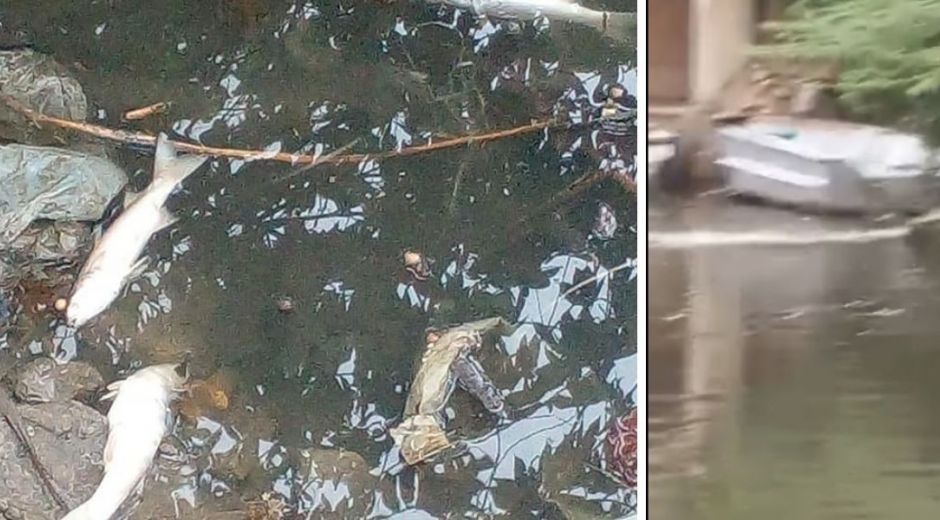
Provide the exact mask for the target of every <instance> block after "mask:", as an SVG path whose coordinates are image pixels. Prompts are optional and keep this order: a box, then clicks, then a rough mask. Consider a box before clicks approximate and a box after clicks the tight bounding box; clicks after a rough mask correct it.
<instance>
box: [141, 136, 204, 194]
mask: <svg viewBox="0 0 940 520" xmlns="http://www.w3.org/2000/svg"><path fill="white" fill-rule="evenodd" d="M206 159H207V157H205V156H202V155H183V156H177V150H176V145H174V144H173V142H172V141H169V140H168V139H167V137H166V134H164V133H162V132H161V133H160V136H159V137H157V154H156V158H155V159H154V165H153V182H154V183H158V182H159V183H160V184H168V185H171V186H173V187H175V186H176V185H178V184H179V183H181V182H183V179H185V178H186V177H189V176H190V175H191V174H192V173H193V172H194V171H196V170H197V169H199V167H200V166H202V164H203V163H204V162H206Z"/></svg>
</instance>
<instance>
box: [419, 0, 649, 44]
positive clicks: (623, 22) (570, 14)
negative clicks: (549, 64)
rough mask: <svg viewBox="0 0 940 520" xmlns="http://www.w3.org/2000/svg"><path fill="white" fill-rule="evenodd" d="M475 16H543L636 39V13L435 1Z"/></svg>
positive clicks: (515, 2)
mask: <svg viewBox="0 0 940 520" xmlns="http://www.w3.org/2000/svg"><path fill="white" fill-rule="evenodd" d="M437 1H439V2H443V3H446V4H448V5H452V6H454V7H457V8H460V9H466V10H468V11H472V12H473V13H474V14H476V15H477V16H488V17H492V18H506V19H510V20H534V19H536V18H539V17H540V16H544V17H546V18H548V19H549V20H556V21H567V22H575V23H579V24H582V25H588V26H590V27H594V28H595V29H597V30H599V31H601V32H602V33H604V34H607V35H609V36H610V37H612V38H616V39H619V40H633V39H635V38H636V14H635V13H612V12H607V11H595V10H593V9H588V8H587V7H584V6H582V5H579V4H577V3H575V2H573V1H572V0H437Z"/></svg>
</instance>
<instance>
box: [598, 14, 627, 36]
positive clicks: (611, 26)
mask: <svg viewBox="0 0 940 520" xmlns="http://www.w3.org/2000/svg"><path fill="white" fill-rule="evenodd" d="M598 28H599V29H600V30H601V32H603V33H604V34H606V35H607V36H610V37H611V38H614V39H615V40H620V41H623V42H635V41H636V13H606V12H605V13H604V16H603V17H602V18H601V20H600V26H599V27H598Z"/></svg>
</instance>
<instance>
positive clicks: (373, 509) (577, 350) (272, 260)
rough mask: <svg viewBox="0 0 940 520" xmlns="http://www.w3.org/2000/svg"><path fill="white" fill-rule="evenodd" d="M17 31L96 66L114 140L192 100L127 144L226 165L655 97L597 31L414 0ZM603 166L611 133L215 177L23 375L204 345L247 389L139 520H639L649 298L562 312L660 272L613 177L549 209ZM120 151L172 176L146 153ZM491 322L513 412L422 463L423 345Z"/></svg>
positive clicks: (103, 10) (31, 344)
mask: <svg viewBox="0 0 940 520" xmlns="http://www.w3.org/2000/svg"><path fill="white" fill-rule="evenodd" d="M164 4H166V5H164ZM615 4H618V5H615ZM619 4H621V2H613V1H611V2H609V3H608V5H607V6H606V7H607V8H618V9H622V8H623V6H622V5H619ZM595 7H597V5H595ZM600 7H604V6H600ZM0 23H2V24H3V26H4V28H5V29H7V30H11V31H14V32H20V33H22V34H23V35H24V36H25V37H26V38H27V39H28V40H29V42H31V43H32V44H33V45H34V47H35V48H36V49H37V50H39V51H42V52H45V53H48V54H51V55H52V56H53V57H55V59H56V60H58V61H59V62H61V63H63V64H64V65H66V66H68V67H70V68H71V69H72V70H73V71H75V74H76V76H77V77H78V78H79V80H80V81H81V82H82V84H83V85H84V88H85V92H86V95H87V96H88V97H89V100H90V102H91V104H92V107H93V108H92V110H91V112H92V117H91V120H92V121H93V122H97V123H99V124H102V125H105V126H113V127H119V126H127V124H126V123H122V122H121V120H120V115H121V113H123V112H124V111H125V110H128V109H130V108H135V107H139V106H143V105H147V104H150V103H154V102H158V101H170V102H172V103H173V105H172V107H171V109H170V111H169V112H168V114H166V115H164V116H159V117H156V118H153V119H148V120H145V121H142V122H139V123H136V124H133V125H131V126H132V127H134V128H138V129H142V130H147V131H150V132H157V131H160V130H166V131H170V132H171V134H175V135H176V136H177V137H179V138H181V139H190V140H193V141H197V142H201V143H204V144H207V145H214V146H227V147H236V148H267V149H269V150H283V151H307V152H311V153H313V152H322V153H329V152H330V151H332V150H335V149H336V148H338V147H341V146H343V145H346V144H347V143H350V142H352V141H354V140H355V139H359V141H358V142H357V143H356V144H355V145H354V146H353V147H352V149H351V151H354V152H368V151H378V150H388V149H394V148H396V147H401V146H408V145H414V144H420V143H422V142H425V141H426V139H427V137H428V136H429V135H430V134H432V133H433V134H435V135H445V134H446V135H458V134H463V133H467V132H476V131H485V130H488V129H500V128H509V127H513V126H518V125H521V124H525V123H528V122H529V120H530V119H535V118H543V117H546V116H549V115H551V113H552V111H553V106H554V105H555V104H556V102H559V100H560V101H561V102H562V103H563V104H567V106H569V107H570V108H574V109H583V110H585V111H589V110H594V107H597V106H599V104H600V102H601V97H602V89H603V88H604V87H605V85H607V84H610V83H613V82H620V83H622V84H624V85H625V86H626V87H627V88H628V89H630V90H631V91H633V90H634V89H635V81H636V74H635V71H634V69H633V66H634V65H633V62H634V51H633V50H632V49H631V48H626V47H624V46H618V45H617V44H616V43H613V42H611V41H609V40H606V39H604V38H602V37H601V36H599V35H598V34H597V33H594V32H592V30H590V29H586V28H581V27H574V26H564V25H561V24H552V25H551V26H550V27H549V26H548V24H544V23H534V24H533V23H527V24H521V25H519V24H512V23H499V22H497V21H492V22H487V21H481V20H476V19H474V18H472V17H471V16H469V15H468V14H466V13H460V12H458V11H455V10H454V9H451V8H447V7H443V6H439V5H427V4H424V3H421V2H417V1H415V2H407V1H392V2H381V1H378V0H375V1H373V0H356V1H352V0H347V1H343V2H333V1H316V2H300V1H297V2H293V1H287V2H275V1H271V2H261V1H250V0H231V1H205V2H184V1H175V2H145V1H126V0H115V1H104V0H98V1H75V2H59V1H33V2H25V1H23V2H20V1H16V2H7V3H6V4H5V6H4V7H3V8H0ZM593 148H594V146H593V141H592V134H591V132H590V131H589V130H584V131H581V132H573V131H572V132H561V131H559V132H550V133H542V134H534V135H530V136H527V137H522V138H517V139H511V140H504V141H500V142H496V143H492V144H488V145H487V146H486V147H483V148H480V147H472V148H459V149H454V150H451V151H446V152H440V153H437V154H433V155H427V156H422V157H410V158H402V159H393V160H387V161H384V162H381V163H379V162H376V161H365V162H363V163H361V164H358V165H354V166H345V167H335V168H334V167H324V168H320V169H315V170H313V171H310V172H307V173H304V174H302V175H300V176H296V177H293V178H291V179H289V180H285V177H286V176H287V175H288V174H290V172H291V171H293V168H291V167H290V166H289V165H283V164H275V163H270V162H265V161H254V162H244V161H237V160H232V161H229V160H212V161H211V165H210V167H209V168H204V169H203V170H201V171H200V172H198V173H197V174H196V175H195V176H194V177H193V178H191V179H189V180H188V181H187V182H186V183H185V185H184V190H183V192H182V193H180V194H178V195H177V196H175V197H173V199H172V200H171V202H170V205H171V207H172V208H173V210H174V211H175V213H176V214H178V215H179V216H180V217H181V218H180V221H179V223H178V224H177V225H175V226H174V227H173V228H172V229H171V231H169V232H163V233H160V234H158V235H157V236H155V237H154V239H153V240H152V241H151V243H150V245H149V246H148V249H147V252H146V254H147V255H148V256H149V257H150V258H151V265H150V267H149V269H148V270H147V271H146V272H145V273H144V274H143V275H142V276H141V278H139V279H138V280H136V281H135V282H134V283H133V284H132V285H131V286H130V289H129V291H128V293H127V294H126V295H125V296H124V297H122V298H120V299H119V300H118V301H117V302H116V303H115V304H114V305H113V306H112V307H111V308H110V309H109V310H108V311H106V312H105V313H104V314H103V315H102V316H101V317H100V318H99V319H97V320H96V321H94V322H93V323H92V324H91V325H89V326H88V327H85V328H83V329H82V330H81V331H80V332H79V334H78V335H74V334H73V333H72V331H70V330H68V328H67V327H65V326H64V325H62V324H61V323H60V322H58V321H53V322H50V323H49V325H48V328H46V329H43V330H42V331H40V332H41V333H38V334H33V335H28V336H25V337H23V336H16V337H12V336H11V337H7V338H5V340H4V341H3V343H2V345H3V348H2V349H0V355H3V356H7V357H10V356H14V357H15V356H19V357H20V358H21V359H26V358H28V356H29V355H31V354H30V353H32V354H44V355H55V356H57V357H58V358H60V359H63V360H66V359H83V360H87V361H90V362H91V363H93V364H94V365H95V366H96V367H97V368H99V370H101V371H102V373H103V374H104V375H105V379H106V380H110V379H113V378H116V377H119V376H120V374H121V373H122V372H123V371H124V370H126V369H128V368H133V367H135V366H139V365H141V364H151V363H158V362H167V361H175V360H178V359H179V358H180V357H181V356H182V355H183V353H185V352H190V353H191V354H192V356H193V369H192V370H193V372H194V374H195V375H197V376H200V377H208V376H211V375H212V374H214V373H215V372H217V371H219V370H222V371H223V372H225V373H226V374H227V375H228V376H229V377H230V378H231V379H232V380H233V381H234V382H235V388H234V391H233V394H232V396H231V406H230V407H229V408H228V409H227V410H225V411H218V410H214V411H211V412H206V414H205V416H204V417H202V418H200V419H199V420H198V421H196V423H195V424H192V423H187V422H180V423H179V424H178V425H177V427H176V428H175V430H174V437H173V439H171V440H170V443H171V444H174V445H175V446H176V448H177V449H176V453H175V455H173V456H168V455H163V456H161V457H160V458H159V459H158V464H157V475H156V476H155V477H154V478H153V479H151V480H149V481H148V483H147V486H146V488H145V491H144V496H143V500H142V503H141V504H140V505H139V507H138V508H137V510H136V512H135V514H134V517H137V518H155V517H174V516H175V517H180V518H204V517H205V516H206V515H208V514H210V513H212V512H218V511H229V510H233V509H238V508H240V507H242V501H244V500H256V499H258V498H259V497H262V496H267V497H270V498H276V499H279V500H281V501H283V502H284V503H285V504H286V505H287V506H288V507H289V508H290V509H292V510H293V511H295V512H297V513H299V514H300V516H307V517H309V518H320V517H331V516H330V515H332V517H345V518H362V517H366V516H369V517H374V518H389V517H392V516H395V515H396V514H401V515H400V516H395V517H396V518H432V517H433V518H456V517H470V518H478V517H489V516H507V517H511V518H527V517H533V518H542V517H558V516H557V515H558V514H560V510H561V511H564V512H565V513H567V515H568V517H569V518H600V517H620V516H623V515H624V514H626V513H628V512H629V511H630V510H632V508H633V503H634V498H633V496H632V494H631V493H629V492H627V491H624V490H621V489H619V488H618V486H617V485H615V484H613V483H612V482H611V481H610V480H608V479H607V478H606V477H605V476H603V475H602V474H601V473H600V472H598V471H597V470H595V469H594V467H595V466H598V465H603V451H604V450H603V442H604V432H605V430H606V428H607V425H608V424H609V423H610V422H611V421H612V420H613V419H614V418H615V417H617V416H618V415H620V414H622V413H623V412H624V411H625V410H626V409H627V407H628V405H629V404H630V403H631V402H632V400H633V399H634V395H633V392H634V385H635V373H636V367H635V364H636V362H635V355H634V353H635V344H636V335H635V331H636V326H635V322H636V305H635V294H636V286H635V281H634V280H633V278H632V276H631V272H630V270H629V269H628V270H622V271H619V272H618V273H617V274H616V275H614V276H611V277H610V278H609V279H608V278H601V280H600V281H598V282H597V283H591V284H588V285H586V286H585V287H584V288H583V289H580V290H578V291H575V292H574V293H572V294H570V295H563V293H564V291H566V290H567V289H569V288H570V287H571V286H572V285H573V284H574V283H577V282H578V281H580V280H583V279H585V278H587V277H589V276H591V275H593V274H596V273H598V272H602V271H601V270H603V269H609V268H611V267H614V266H616V265H619V264H622V263H623V262H625V261H626V260H628V259H630V258H634V257H635V256H636V255H635V242H636V235H635V227H634V223H635V207H634V206H633V203H632V202H631V200H632V198H630V197H628V196H626V195H625V194H624V192H623V191H622V190H621V189H620V188H619V187H618V186H616V185H613V184H611V183H606V184H601V185H598V186H597V187H595V188H593V189H590V190H587V191H586V192H584V193H583V194H582V195H580V196H578V197H576V198H574V199H573V200H570V201H567V202H565V203H563V204H560V205H558V206H557V207H555V208H553V210H552V211H547V212H543V213H539V212H538V211H539V210H540V209H542V208H543V207H544V206H545V204H546V202H547V201H548V199H549V198H550V197H551V196H552V195H553V194H555V193H557V192H558V191H560V190H561V189H563V188H564V187H565V186H566V185H567V184H568V183H570V182H571V181H573V180H574V179H576V178H577V177H579V176H581V175H583V174H584V173H587V172H589V171H591V170H594V169H596V168H597V167H598V161H599V159H598V158H597V157H596V154H594V155H592V153H591V151H592V149H593ZM115 158H116V160H117V162H118V163H119V164H121V165H122V166H124V167H125V168H126V171H127V172H128V173H129V174H130V175H131V177H132V181H131V182H132V184H134V185H136V186H138V187H141V186H144V185H145V184H146V183H147V182H148V180H149V178H150V168H151V158H150V157H147V156H146V155H143V154H139V153H137V152H135V151H132V150H126V149H125V150H117V151H116V156H115ZM630 159H632V158H630ZM599 201H604V202H606V203H608V204H610V205H611V206H612V207H613V208H614V209H615V211H616V212H617V214H618V217H619V220H620V227H619V229H618V231H617V233H616V235H615V236H614V238H613V239H611V240H607V241H599V240H597V239H595V238H592V237H591V236H590V229H591V224H592V220H593V218H594V215H595V212H596V209H597V204H598V202H599ZM527 216H528V217H530V218H528V219H527V220H525V221H521V220H520V219H522V218H523V217H527ZM520 222H522V223H520ZM406 248H415V249H418V250H420V251H422V252H423V253H425V254H426V255H427V256H428V257H429V258H430V259H432V260H434V264H433V272H434V276H432V277H431V279H430V280H428V281H427V282H424V283H410V282H408V279H407V277H406V276H405V275H404V270H403V268H402V261H401V254H402V251H403V250H405V249H406ZM283 296H287V297H290V298H292V299H293V301H294V305H295V311H294V312H293V313H289V314H285V313H280V312H278V310H277V306H276V303H275V301H276V298H278V297H283ZM491 315H502V316H504V317H506V318H508V319H510V320H515V321H518V322H520V323H522V326H521V327H520V328H519V329H518V330H517V331H516V332H515V333H514V334H513V335H512V336H507V337H503V338H501V339H500V340H499V342H498V343H496V344H495V345H494V344H493V343H492V342H491V343H489V344H487V345H486V346H485V348H484V350H483V352H482V353H481V354H480V361H481V363H482V364H483V366H484V367H485V368H486V369H487V371H488V372H489V374H490V376H491V377H492V378H493V380H494V382H495V383H496V384H497V386H499V387H500V388H501V389H503V392H504V394H505V398H506V401H507V405H508V406H509V407H510V408H511V409H512V410H513V412H512V413H511V415H510V418H509V419H505V420H498V419H496V418H495V417H491V416H489V415H488V414H487V413H486V412H485V410H484V409H483V408H482V406H481V405H480V404H479V403H476V402H474V401H473V400H472V399H471V398H470V397H468V396H467V395H465V394H463V393H461V392H457V393H456V394H455V397H454V399H453V400H452V401H451V404H450V406H449V409H448V415H449V416H450V417H451V420H450V422H449V424H448V426H449V428H450V429H453V430H454V434H453V435H454V437H455V438H462V439H464V440H466V441H467V442H468V444H469V448H470V449H469V452H468V453H467V454H466V455H463V456H461V457H458V458H456V459H453V460H451V461H449V462H446V463H439V464H433V465H424V466H421V467H418V468H414V469H413V468H409V467H407V466H405V465H403V463H402V462H401V460H400V457H399V454H398V450H397V448H395V446H394V443H393V442H392V440H391V437H390V436H389V434H388V432H387V429H388V427H390V426H394V425H395V424H397V421H398V420H399V419H400V413H401V410H402V408H403V406H404V401H405V397H406V395H407V392H408V388H409V384H410V381H411V377H412V374H413V367H414V362H415V359H416V357H417V356H418V355H419V353H420V349H421V348H423V347H422V345H423V337H424V330H425V328H426V327H429V326H442V325H448V324H454V323H460V322H466V321H471V320H475V319H479V318H484V317H489V316H491ZM348 452H352V455H345V454H346V453H348ZM340 453H344V455H343V456H342V457H341V456H340V455H339V454H340ZM350 457H351V458H352V459H351V460H353V461H354V462H356V463H354V464H351V465H348V466H349V467H347V466H344V464H347V463H348V460H350ZM359 457H361V462H364V464H362V463H359V462H360V459H359ZM343 461H346V462H343ZM337 467H339V468H340V469H336V468H337ZM343 468H345V469H343ZM350 468H352V469H350ZM553 515H555V516H553Z"/></svg>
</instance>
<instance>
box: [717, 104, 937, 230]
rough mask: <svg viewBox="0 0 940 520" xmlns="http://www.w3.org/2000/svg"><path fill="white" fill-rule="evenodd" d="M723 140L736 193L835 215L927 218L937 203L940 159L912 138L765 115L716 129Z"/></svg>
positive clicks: (725, 166) (722, 161) (722, 153)
mask: <svg viewBox="0 0 940 520" xmlns="http://www.w3.org/2000/svg"><path fill="white" fill-rule="evenodd" d="M718 141H719V158H718V159H717V161H716V163H717V165H718V166H719V167H720V169H721V170H722V173H723V175H724V177H725V181H726V183H727V187H728V188H729V189H730V191H731V192H732V193H736V194H740V195H746V196H751V197H756V198H759V199H763V200H766V201H769V202H773V203H778V204H785V205H791V206H798V207H805V208H812V209H815V210H823V211H838V212H865V213H868V212H885V211H894V212H904V213H922V212H924V211H927V210H929V209H930V208H932V207H934V206H935V205H936V204H937V203H938V202H940V189H938V188H940V177H938V176H937V165H938V159H940V155H938V153H937V152H936V151H935V150H932V149H931V148H929V147H928V146H927V145H926V144H925V142H924V141H923V139H922V138H920V137H919V136H917V135H914V134H909V133H903V132H899V131H896V130H892V129H888V128H882V127H877V126H870V125H860V124H854V123H847V122H841V121H828V120H814V119H797V118H790V117H764V118H759V119H753V120H750V121H748V122H746V123H743V124H736V125H729V126H725V127H722V128H719V129H718Z"/></svg>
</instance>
